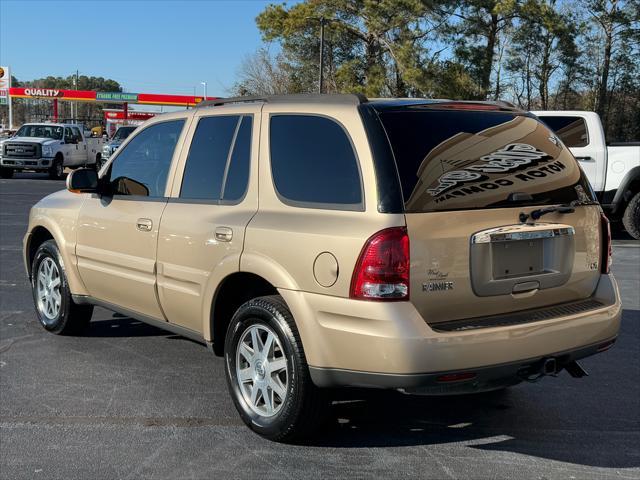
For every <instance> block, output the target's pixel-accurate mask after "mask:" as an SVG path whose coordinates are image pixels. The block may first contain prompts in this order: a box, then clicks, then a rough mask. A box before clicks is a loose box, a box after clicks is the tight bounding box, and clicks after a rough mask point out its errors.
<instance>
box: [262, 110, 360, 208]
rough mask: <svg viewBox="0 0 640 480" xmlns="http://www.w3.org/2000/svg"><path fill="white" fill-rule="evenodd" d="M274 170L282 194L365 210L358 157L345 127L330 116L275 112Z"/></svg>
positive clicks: (294, 200)
mask: <svg viewBox="0 0 640 480" xmlns="http://www.w3.org/2000/svg"><path fill="white" fill-rule="evenodd" d="M270 152H271V171H272V176H273V182H274V186H275V188H276V191H277V193H278V196H279V197H280V199H281V200H282V201H283V202H284V203H287V204H290V205H294V206H301V207H311V208H329V209H340V210H361V209H362V208H363V199H362V182H361V178H360V170H359V167H358V160H357V157H356V154H355V152H354V149H353V146H352V144H351V140H350V138H349V137H348V135H347V132H346V131H345V130H344V128H343V127H342V126H341V125H340V124H339V123H337V122H336V121H335V120H332V119H330V118H327V117H321V116H313V115H293V114H291V115H289V114H276V115H273V116H272V117H271V121H270Z"/></svg>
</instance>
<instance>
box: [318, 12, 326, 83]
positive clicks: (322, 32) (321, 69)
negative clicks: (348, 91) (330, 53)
mask: <svg viewBox="0 0 640 480" xmlns="http://www.w3.org/2000/svg"><path fill="white" fill-rule="evenodd" d="M325 23H326V20H325V19H324V17H320V75H319V77H318V93H322V81H323V78H324V25H325Z"/></svg>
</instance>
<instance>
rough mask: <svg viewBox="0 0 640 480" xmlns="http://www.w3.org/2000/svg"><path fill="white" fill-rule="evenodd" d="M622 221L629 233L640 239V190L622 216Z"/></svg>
mask: <svg viewBox="0 0 640 480" xmlns="http://www.w3.org/2000/svg"><path fill="white" fill-rule="evenodd" d="M622 223H623V224H624V228H625V230H626V231H627V233H628V234H629V235H631V236H632V237H633V238H635V239H636V240H640V192H638V193H636V194H635V195H634V196H633V198H632V199H631V201H630V202H629V204H628V205H627V208H626V209H625V210H624V215H623V216H622Z"/></svg>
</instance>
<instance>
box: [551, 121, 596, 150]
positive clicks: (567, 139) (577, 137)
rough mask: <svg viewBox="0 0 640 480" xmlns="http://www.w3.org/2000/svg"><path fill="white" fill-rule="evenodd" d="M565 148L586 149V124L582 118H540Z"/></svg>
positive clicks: (587, 139)
mask: <svg viewBox="0 0 640 480" xmlns="http://www.w3.org/2000/svg"><path fill="white" fill-rule="evenodd" d="M541 119H542V121H543V122H544V123H546V124H547V125H548V126H549V127H551V130H553V131H554V132H555V133H556V135H558V137H560V140H562V143H564V144H565V145H566V146H567V147H569V148H572V147H586V146H587V145H588V144H589V134H588V132H587V124H586V122H585V121H584V118H582V117H547V116H545V117H541Z"/></svg>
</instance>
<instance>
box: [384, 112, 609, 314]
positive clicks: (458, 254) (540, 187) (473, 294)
mask: <svg viewBox="0 0 640 480" xmlns="http://www.w3.org/2000/svg"><path fill="white" fill-rule="evenodd" d="M376 110H377V112H378V116H379V118H380V121H381V123H382V125H383V126H384V129H385V131H386V133H387V136H388V138H389V142H390V144H391V148H392V150H393V153H394V157H395V160H396V164H397V168H398V173H399V177H400V183H401V186H402V191H403V192H402V193H403V199H404V203H405V216H406V222H407V230H408V234H409V240H410V259H411V266H410V277H411V283H410V298H411V301H412V302H413V304H414V305H415V307H416V308H417V310H418V311H419V312H420V314H421V315H422V316H423V318H424V319H425V320H426V321H427V322H428V323H429V324H437V323H440V322H447V321H453V320H457V319H469V318H479V317H487V316H493V315H499V314H505V313H509V312H515V311H522V310H529V309H540V308H541V307H547V306H551V305H559V304H567V305H568V306H569V305H576V302H577V303H579V302H580V301H581V300H585V302H583V303H585V304H586V303H589V301H588V300H586V299H588V298H589V297H590V296H591V295H592V294H593V292H594V290H595V288H596V286H597V282H598V279H599V275H600V262H601V247H600V244H601V211H600V207H599V206H598V204H597V202H596V201H595V198H594V195H593V192H592V190H591V187H590V186H589V184H588V182H587V180H586V178H585V176H584V174H583V172H582V171H581V169H580V167H579V165H578V163H577V162H576V160H575V159H574V158H573V156H572V155H571V153H570V152H569V150H568V149H567V148H566V147H565V146H564V145H563V144H562V142H561V141H560V140H559V139H558V137H557V136H556V135H555V134H554V133H553V132H552V131H550V130H549V129H548V128H547V127H546V126H545V125H544V124H543V123H541V122H540V121H538V119H537V118H536V117H534V116H533V115H531V114H528V113H526V112H522V111H517V110H512V109H505V108H502V107H500V106H498V105H496V106H491V105H487V104H474V103H458V102H450V103H428V104H410V103H409V104H407V103H402V104H397V103H396V104H393V103H389V104H385V103H383V102H381V103H379V104H377V105H376ZM554 206H555V207H557V206H564V208H563V209H562V211H561V212H559V211H551V212H544V210H543V209H550V210H553V207H554ZM534 212H535V213H534ZM543 212H544V213H543ZM532 213H533V215H532ZM539 213H543V214H542V216H540V217H539V218H538V217H537V215H538V214H539ZM589 304H590V305H591V307H590V308H593V305H592V302H591V303H589ZM574 310H575V308H574ZM534 316H535V315H534Z"/></svg>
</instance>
